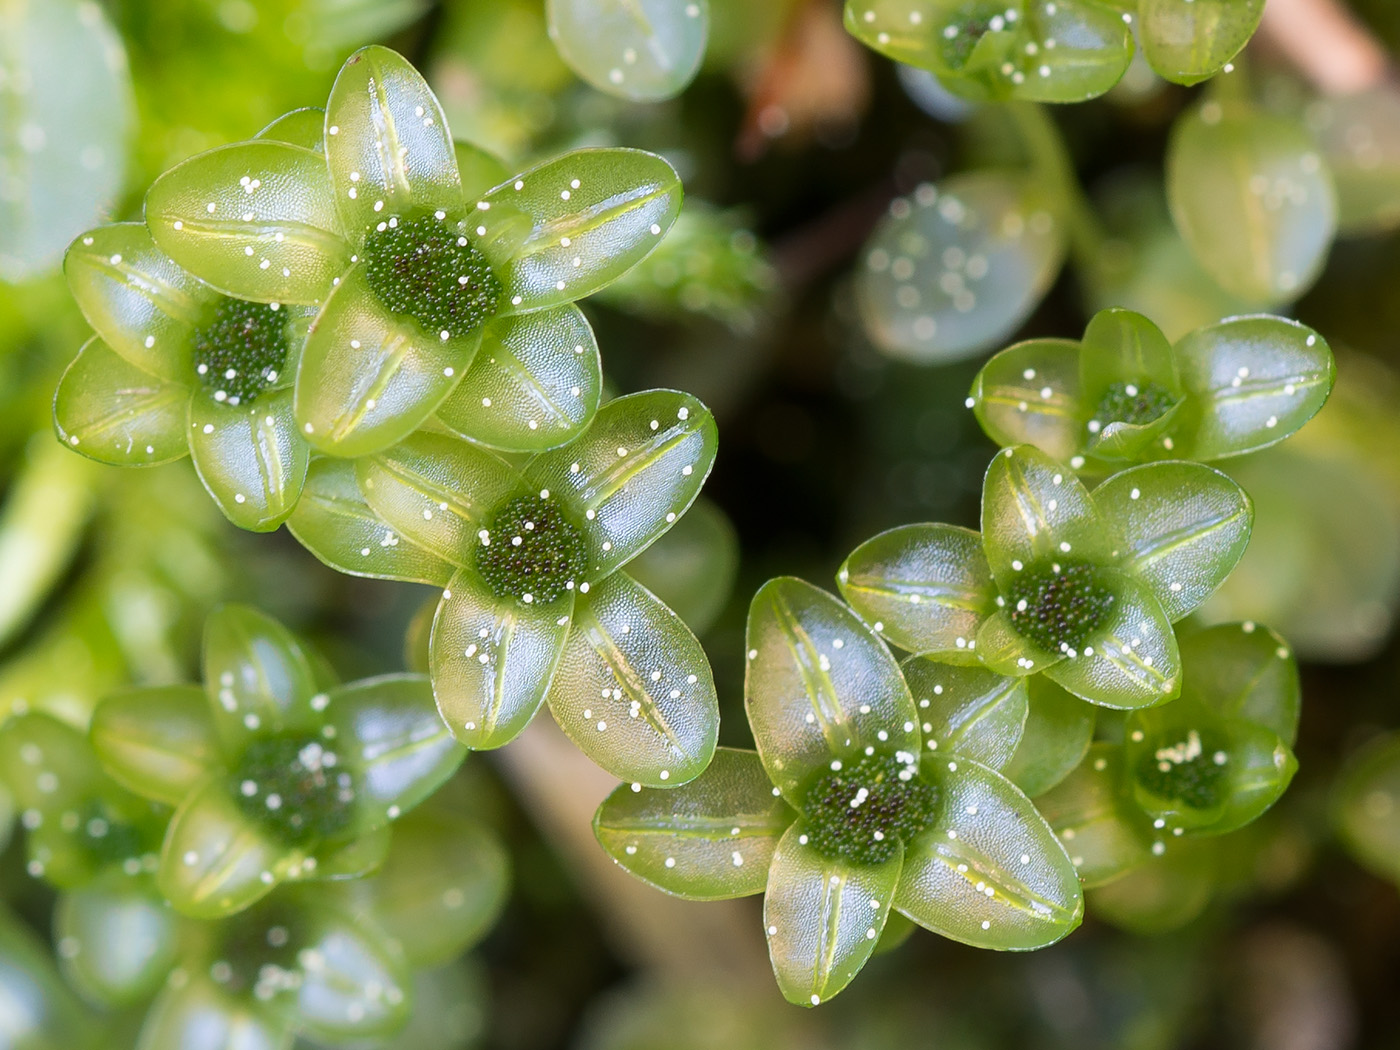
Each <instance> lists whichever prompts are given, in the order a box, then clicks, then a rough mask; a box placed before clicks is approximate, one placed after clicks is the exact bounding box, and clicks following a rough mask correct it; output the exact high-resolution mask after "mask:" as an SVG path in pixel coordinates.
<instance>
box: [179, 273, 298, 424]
mask: <svg viewBox="0 0 1400 1050" xmlns="http://www.w3.org/2000/svg"><path fill="white" fill-rule="evenodd" d="M286 362H287V319H286V317H285V316H284V315H283V313H282V311H281V308H280V307H279V306H278V305H277V304H275V303H271V304H269V303H250V302H245V301H244V300H242V299H233V298H230V297H228V296H225V297H224V298H222V299H220V300H219V301H218V303H217V304H216V305H215V306H214V309H213V312H212V314H211V315H210V317H209V320H208V321H207V322H206V323H205V324H204V325H202V326H201V327H200V328H199V329H198V330H197V331H196V332H195V335H194V366H195V372H196V374H198V376H199V379H200V382H202V383H203V384H204V386H205V387H206V388H208V390H209V391H210V392H211V393H212V394H213V395H214V399H215V400H216V401H224V402H227V403H228V404H230V405H239V404H243V403H244V402H252V401H254V400H256V399H257V396H258V395H259V394H261V393H262V392H263V391H264V390H266V389H267V388H268V387H269V386H271V385H272V384H273V383H275V382H277V377H278V376H279V375H280V374H281V373H282V369H283V366H284V365H285V364H286Z"/></svg>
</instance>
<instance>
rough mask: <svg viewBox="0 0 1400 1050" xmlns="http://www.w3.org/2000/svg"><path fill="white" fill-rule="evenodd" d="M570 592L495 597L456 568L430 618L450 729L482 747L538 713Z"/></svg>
mask: <svg viewBox="0 0 1400 1050" xmlns="http://www.w3.org/2000/svg"><path fill="white" fill-rule="evenodd" d="M574 600H575V599H574V592H573V591H565V592H564V594H562V595H561V596H560V597H559V598H558V599H557V600H555V601H553V602H538V603H531V604H529V605H527V604H525V603H523V602H519V601H516V600H515V599H514V598H500V597H497V596H496V595H495V594H494V593H493V592H492V591H491V588H490V587H489V586H487V584H486V582H485V581H484V580H482V579H481V577H480V576H479V575H478V574H477V571H476V570H475V569H474V568H472V567H471V566H467V567H465V568H463V569H460V570H458V572H457V574H456V575H455V576H453V577H452V582H450V583H449V584H448V585H447V590H446V591H445V592H444V594H443V596H442V602H441V603H440V604H439V605H438V609H437V615H436V616H435V617H434V618H433V632H432V641H431V643H430V648H429V657H428V659H429V667H430V670H431V672H432V679H433V692H434V694H435V695H436V696H437V704H438V710H439V711H440V712H441V714H442V718H443V720H444V721H445V722H446V723H447V725H448V727H449V728H450V729H451V730H452V733H453V735H455V736H456V737H457V739H458V740H460V741H461V742H462V743H464V744H466V745H467V746H468V747H470V748H474V749H477V750H483V749H486V748H494V747H500V746H501V745H502V744H506V743H509V742H510V741H511V740H513V739H514V738H515V737H516V735H517V734H518V733H519V732H520V731H521V730H522V729H524V728H525V727H526V726H527V725H528V724H529V722H530V719H532V718H534V717H535V712H536V711H538V710H539V708H540V704H542V703H543V702H544V698H545V693H546V692H547V691H548V689H549V683H550V679H551V678H552V677H553V676H554V669H555V667H556V666H557V665H558V663H559V657H560V656H561V655H562V653H563V651H564V639H565V637H567V635H568V633H569V628H570V624H571V623H572V621H573V608H574Z"/></svg>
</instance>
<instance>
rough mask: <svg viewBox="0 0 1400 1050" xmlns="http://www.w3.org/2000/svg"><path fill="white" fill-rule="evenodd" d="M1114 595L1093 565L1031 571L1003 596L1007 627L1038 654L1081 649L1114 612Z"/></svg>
mask: <svg viewBox="0 0 1400 1050" xmlns="http://www.w3.org/2000/svg"><path fill="white" fill-rule="evenodd" d="M1113 601H1114V598H1113V591H1112V590H1110V589H1109V588H1108V587H1107V586H1106V585H1105V584H1104V582H1103V580H1102V579H1101V577H1100V574H1099V570H1098V569H1097V568H1096V567H1094V566H1093V565H1083V564H1061V563H1059V562H1056V563H1054V564H1051V565H1048V566H1040V567H1031V568H1029V569H1027V570H1026V571H1025V572H1024V573H1022V574H1021V575H1020V576H1018V577H1017V579H1016V582H1015V584H1014V585H1013V586H1012V587H1011V588H1010V589H1009V591H1008V592H1007V594H1006V603H1007V608H1008V611H1009V615H1010V617H1011V624H1012V626H1013V627H1015V629H1016V630H1017V631H1018V632H1019V633H1020V634H1022V635H1023V636H1024V637H1026V638H1029V639H1030V640H1031V641H1033V642H1035V643H1036V645H1038V646H1040V647H1041V648H1042V649H1049V650H1051V651H1052V652H1065V651H1068V650H1071V649H1072V650H1075V651H1076V652H1077V651H1079V650H1081V649H1083V647H1084V643H1085V642H1087V641H1088V640H1089V639H1090V638H1091V637H1092V636H1093V633H1094V631H1096V630H1097V629H1098V628H1099V626H1100V625H1101V624H1102V623H1103V622H1104V620H1105V619H1106V618H1107V617H1108V612H1109V610H1110V609H1111V608H1112V607H1113Z"/></svg>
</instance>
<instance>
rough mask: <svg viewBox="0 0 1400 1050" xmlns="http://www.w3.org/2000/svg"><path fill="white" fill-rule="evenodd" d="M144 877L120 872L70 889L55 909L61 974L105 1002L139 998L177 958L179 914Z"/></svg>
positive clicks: (121, 1002) (125, 1002)
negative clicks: (177, 916) (176, 913)
mask: <svg viewBox="0 0 1400 1050" xmlns="http://www.w3.org/2000/svg"><path fill="white" fill-rule="evenodd" d="M152 890H153V888H152V887H151V886H150V884H149V881H148V880H146V879H134V878H132V877H131V876H129V875H126V874H124V873H121V872H112V873H109V874H108V875H107V876H106V877H103V878H100V879H99V880H98V881H96V882H94V883H92V884H90V885H88V886H84V887H82V888H81V889H76V890H70V891H69V892H67V893H65V894H63V896H61V897H60V898H59V900H58V904H57V907H56V908H55V910H54V938H55V940H56V942H57V943H59V944H61V945H65V946H66V950H64V951H63V952H62V953H61V960H62V965H63V969H64V974H65V976H66V977H67V978H68V980H69V983H71V984H72V985H73V986H74V987H75V988H78V989H80V990H81V991H82V992H83V993H84V994H85V995H86V996H87V997H88V998H89V999H93V1000H96V1001H97V1002H100V1003H102V1004H104V1005H106V1006H109V1007H111V1006H126V1005H131V1004H133V1003H137V1002H141V1001H143V1000H144V999H146V998H148V997H149V996H150V995H151V994H152V993H153V992H155V991H156V990H157V989H159V988H160V986H161V985H162V984H163V983H164V982H165V979H166V978H167V977H168V976H169V974H170V969H171V967H172V966H173V965H174V964H175V962H176V959H177V954H176V953H177V947H178V939H177V918H176V916H175V913H174V912H172V911H171V910H170V909H169V908H167V907H166V906H165V903H164V902H163V901H162V900H161V899H160V898H159V897H158V896H157V895H156V894H155V893H154V892H152Z"/></svg>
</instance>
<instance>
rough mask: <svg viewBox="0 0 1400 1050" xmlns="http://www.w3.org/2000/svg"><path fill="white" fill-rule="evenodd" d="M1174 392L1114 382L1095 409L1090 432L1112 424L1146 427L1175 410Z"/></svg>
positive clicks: (1160, 387)
mask: <svg viewBox="0 0 1400 1050" xmlns="http://www.w3.org/2000/svg"><path fill="white" fill-rule="evenodd" d="M1172 400H1173V399H1172V395H1171V391H1170V390H1168V389H1167V388H1166V387H1164V386H1161V385H1159V384H1157V383H1152V382H1146V383H1113V384H1111V385H1110V386H1109V388H1108V389H1107V390H1105V391H1104V395H1103V397H1102V398H1100V399H1099V403H1098V406H1097V407H1096V408H1095V409H1094V419H1093V422H1092V423H1090V425H1089V428H1090V430H1095V429H1096V428H1095V426H1094V424H1098V427H1099V428H1102V427H1106V426H1108V425H1109V424H1110V423H1130V424H1132V425H1133V426H1144V425H1145V424H1147V423H1152V422H1155V421H1156V420H1158V419H1161V418H1162V416H1163V415H1164V414H1165V413H1166V411H1167V410H1168V409H1169V408H1171V407H1172Z"/></svg>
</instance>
